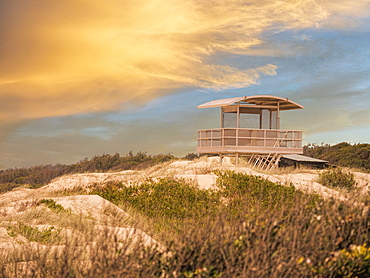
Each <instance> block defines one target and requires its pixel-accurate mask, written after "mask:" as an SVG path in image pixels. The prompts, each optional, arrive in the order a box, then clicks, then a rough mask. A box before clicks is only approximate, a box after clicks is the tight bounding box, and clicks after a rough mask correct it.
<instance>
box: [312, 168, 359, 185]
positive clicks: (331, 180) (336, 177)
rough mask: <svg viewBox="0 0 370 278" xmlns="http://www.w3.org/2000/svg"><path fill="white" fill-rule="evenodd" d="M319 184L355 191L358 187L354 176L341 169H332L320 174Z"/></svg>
mask: <svg viewBox="0 0 370 278" xmlns="http://www.w3.org/2000/svg"><path fill="white" fill-rule="evenodd" d="M319 183H321V184H322V185H324V186H328V187H332V188H345V189H353V188H354V187H355V185H356V181H355V178H354V175H353V174H352V173H350V172H345V171H344V170H342V169H341V168H330V169H328V170H325V171H323V172H321V173H319Z"/></svg>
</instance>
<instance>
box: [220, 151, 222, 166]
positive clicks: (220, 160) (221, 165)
mask: <svg viewBox="0 0 370 278" xmlns="http://www.w3.org/2000/svg"><path fill="white" fill-rule="evenodd" d="M220 167H222V153H220Z"/></svg>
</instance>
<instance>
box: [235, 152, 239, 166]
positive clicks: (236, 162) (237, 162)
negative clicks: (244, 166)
mask: <svg viewBox="0 0 370 278" xmlns="http://www.w3.org/2000/svg"><path fill="white" fill-rule="evenodd" d="M235 166H236V167H239V153H236V154H235Z"/></svg>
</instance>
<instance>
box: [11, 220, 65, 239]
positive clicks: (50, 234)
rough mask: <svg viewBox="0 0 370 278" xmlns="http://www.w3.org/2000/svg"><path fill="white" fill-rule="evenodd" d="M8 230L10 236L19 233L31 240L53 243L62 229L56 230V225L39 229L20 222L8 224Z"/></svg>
mask: <svg viewBox="0 0 370 278" xmlns="http://www.w3.org/2000/svg"><path fill="white" fill-rule="evenodd" d="M6 229H7V232H8V234H9V235H10V236H12V237H15V236H17V235H18V234H20V235H22V236H24V237H25V238H27V239H28V240H29V241H36V242H39V243H43V244H46V243H53V242H55V240H56V239H57V238H59V232H60V230H54V227H50V228H48V229H45V230H42V231H39V229H37V228H33V227H31V226H28V225H25V224H23V223H18V224H17V225H13V226H8V227H7V228H6Z"/></svg>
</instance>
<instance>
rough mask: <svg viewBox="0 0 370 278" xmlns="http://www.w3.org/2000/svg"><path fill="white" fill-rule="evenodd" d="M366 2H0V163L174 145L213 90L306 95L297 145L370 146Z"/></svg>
mask: <svg viewBox="0 0 370 278" xmlns="http://www.w3.org/2000/svg"><path fill="white" fill-rule="evenodd" d="M369 77H370V0H358V1H351V0H330V1H329V0H286V1H273V0H187V1H183V0H182V1H181V0H135V1H131V0H112V1H100V0H63V1H62V0H59V1H58V0H57V1H48V0H32V1H24V0H0V169H4V168H13V167H26V166H33V165H40V164H55V163H63V164H70V163H76V162H78V161H80V160H82V159H84V158H86V157H88V158H89V157H93V156H95V155H101V154H103V153H108V154H114V153H116V152H118V153H120V154H121V155H125V154H127V153H128V152H129V151H133V152H134V153H135V152H138V151H145V152H147V153H148V154H159V153H166V154H167V153H171V154H173V155H175V156H184V155H186V154H187V153H192V152H195V148H196V144H197V143H196V138H197V132H196V130H197V129H206V128H217V127H219V126H218V125H219V123H218V121H219V116H218V113H219V111H218V109H215V108H214V109H197V106H198V105H200V104H202V103H205V102H208V101H211V100H214V99H220V98H228V97H237V96H248V95H259V94H264V95H275V96H281V97H288V98H289V99H291V100H293V101H295V102H297V103H299V104H301V105H303V106H304V107H305V108H304V109H303V110H296V111H288V112H284V113H282V123H281V128H282V129H294V130H303V136H304V144H307V143H318V144H321V143H322V142H324V143H329V144H336V143H339V142H349V143H370V109H369V107H370V90H369V89H370V78H369Z"/></svg>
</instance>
